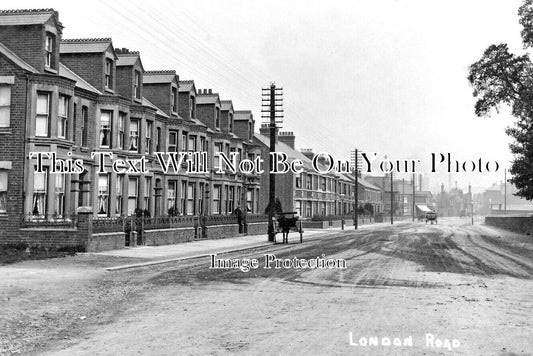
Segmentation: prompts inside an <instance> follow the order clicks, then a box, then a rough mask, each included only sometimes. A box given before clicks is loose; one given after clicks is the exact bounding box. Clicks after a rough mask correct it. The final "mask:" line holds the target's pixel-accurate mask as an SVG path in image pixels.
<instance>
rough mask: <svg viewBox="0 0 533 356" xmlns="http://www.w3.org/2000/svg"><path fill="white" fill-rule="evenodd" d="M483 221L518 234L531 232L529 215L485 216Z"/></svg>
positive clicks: (532, 224) (532, 231) (531, 224)
mask: <svg viewBox="0 0 533 356" xmlns="http://www.w3.org/2000/svg"><path fill="white" fill-rule="evenodd" d="M485 223H486V224H487V225H491V226H495V227H499V228H501V229H504V230H509V231H513V232H517V233H520V234H531V233H533V217H530V216H487V217H485Z"/></svg>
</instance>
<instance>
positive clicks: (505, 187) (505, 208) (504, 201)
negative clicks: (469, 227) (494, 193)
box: [472, 169, 507, 214]
mask: <svg viewBox="0 0 533 356" xmlns="http://www.w3.org/2000/svg"><path fill="white" fill-rule="evenodd" d="M503 184H504V185H503V213H504V214H507V169H505V170H504V171H503ZM500 192H501V190H500ZM472 209H473V208H472ZM472 213H473V210H472Z"/></svg>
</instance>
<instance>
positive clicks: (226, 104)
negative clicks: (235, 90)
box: [220, 100, 233, 111]
mask: <svg viewBox="0 0 533 356" xmlns="http://www.w3.org/2000/svg"><path fill="white" fill-rule="evenodd" d="M231 109H233V102H232V101H231V100H221V101H220V110H223V111H229V110H231Z"/></svg>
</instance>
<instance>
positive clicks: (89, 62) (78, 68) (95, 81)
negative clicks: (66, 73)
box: [61, 53, 105, 92]
mask: <svg viewBox="0 0 533 356" xmlns="http://www.w3.org/2000/svg"><path fill="white" fill-rule="evenodd" d="M61 63H63V64H64V65H65V66H66V67H67V68H68V69H70V70H72V71H73V72H74V73H76V74H77V75H79V76H80V77H82V78H83V79H85V80H86V81H87V82H89V84H91V85H92V86H93V87H95V88H96V89H98V90H100V91H102V92H103V91H104V85H105V77H104V63H105V60H104V55H103V53H63V54H61Z"/></svg>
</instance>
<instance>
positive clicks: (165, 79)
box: [143, 70, 176, 84]
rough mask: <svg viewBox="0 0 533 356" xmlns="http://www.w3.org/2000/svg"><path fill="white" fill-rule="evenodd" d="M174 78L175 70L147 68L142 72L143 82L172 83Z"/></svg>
mask: <svg viewBox="0 0 533 356" xmlns="http://www.w3.org/2000/svg"><path fill="white" fill-rule="evenodd" d="M175 78H176V71H175V70H149V71H146V72H144V73H143V84H160V83H161V84H164V83H172V82H173V81H174V79H175Z"/></svg>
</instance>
